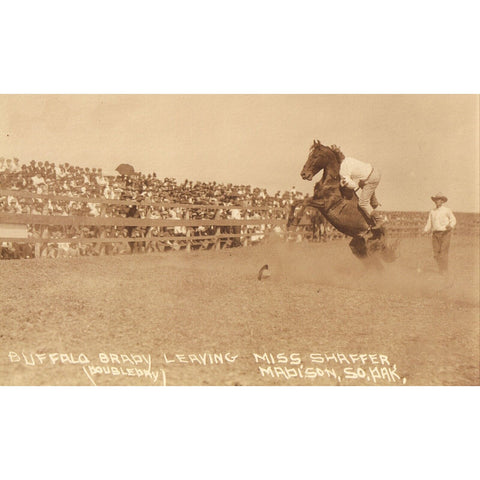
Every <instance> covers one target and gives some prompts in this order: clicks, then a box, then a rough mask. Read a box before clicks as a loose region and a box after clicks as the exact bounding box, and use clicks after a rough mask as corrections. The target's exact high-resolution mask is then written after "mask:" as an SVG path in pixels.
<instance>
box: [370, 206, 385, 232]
mask: <svg viewBox="0 0 480 480" xmlns="http://www.w3.org/2000/svg"><path fill="white" fill-rule="evenodd" d="M370 219H371V220H372V224H373V225H372V230H380V229H381V228H382V227H383V225H384V224H385V218H384V217H382V216H381V215H379V214H378V213H377V212H375V211H374V212H372V215H371V216H370Z"/></svg>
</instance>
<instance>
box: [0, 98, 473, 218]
mask: <svg viewBox="0 0 480 480" xmlns="http://www.w3.org/2000/svg"><path fill="white" fill-rule="evenodd" d="M313 139H318V140H320V141H321V142H322V143H324V144H326V145H330V144H336V145H338V146H340V147H341V148H342V150H343V152H344V153H345V155H346V156H352V157H355V158H357V159H359V160H362V161H365V162H369V163H371V164H372V165H374V166H375V167H376V168H377V169H379V170H380V171H381V174H382V180H381V182H380V185H379V187H378V189H377V194H378V195H377V196H378V198H379V200H380V202H381V204H382V207H381V208H382V209H383V210H387V211H392V210H407V211H408V210H421V211H423V210H428V209H430V208H432V206H433V204H432V202H431V200H430V196H431V195H433V194H435V193H437V192H439V191H440V192H442V193H444V194H445V195H446V196H447V197H448V198H449V203H448V205H449V206H450V207H451V208H452V209H453V210H454V211H458V212H479V176H480V173H479V96H478V95H341V94H336V95H0V156H3V157H6V158H12V157H17V158H19V159H20V161H21V163H28V162H29V161H30V160H32V159H35V160H37V161H53V162H55V163H57V164H59V163H64V162H68V163H70V164H73V165H79V166H85V167H87V166H88V167H102V168H103V169H104V170H105V171H107V172H112V171H113V170H114V169H115V168H116V166H117V165H118V164H120V163H129V164H131V165H133V166H134V168H135V170H136V171H141V172H144V173H150V172H156V173H157V175H158V176H160V177H161V178H163V177H175V178H176V179H177V180H178V181H183V180H185V179H187V178H188V179H189V180H194V181H197V180H200V181H217V182H221V183H233V184H245V185H252V186H254V187H264V188H267V190H268V191H269V193H275V192H276V191H277V190H281V191H282V192H283V191H284V190H289V189H290V188H291V187H292V186H295V187H296V189H297V191H301V192H303V193H312V191H313V185H314V184H313V183H312V182H307V181H304V180H302V179H301V177H300V171H301V169H302V167H303V165H304V163H305V161H306V159H307V155H308V150H309V148H310V146H311V144H312V142H313ZM316 179H317V178H315V179H314V180H316Z"/></svg>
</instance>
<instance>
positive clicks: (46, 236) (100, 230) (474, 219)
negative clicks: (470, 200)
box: [0, 190, 480, 256]
mask: <svg viewBox="0 0 480 480" xmlns="http://www.w3.org/2000/svg"><path fill="white" fill-rule="evenodd" d="M0 197H14V198H29V199H40V200H43V201H44V203H46V202H48V201H50V202H56V203H60V204H61V203H65V202H75V203H77V204H95V205H99V208H100V212H99V213H100V214H99V215H98V216H86V215H82V216H80V215H76V216H75V215H52V214H48V215H45V214H26V213H21V214H18V213H2V212H0V224H7V225H10V226H13V225H19V226H21V225H23V226H26V225H29V226H32V227H34V231H35V232H36V234H35V235H33V236H25V237H20V238H18V237H8V236H1V235H0V243H2V242H10V243H16V244H22V243H26V244H30V245H35V256H38V255H39V254H40V250H41V249H42V248H44V246H45V244H52V243H53V244H61V243H68V244H95V245H99V246H100V245H102V244H129V245H132V242H147V241H151V242H152V241H153V242H160V243H162V242H164V243H165V242H167V243H168V242H169V241H170V240H175V241H176V242H182V245H184V246H185V248H186V249H187V250H190V249H191V248H192V246H193V245H197V244H198V242H205V241H208V242H209V243H211V244H212V245H213V246H214V248H216V249H219V248H221V247H222V245H225V244H228V242H232V241H234V239H237V240H236V241H241V244H243V245H246V244H247V243H248V241H249V239H250V238H255V237H257V238H259V237H261V238H264V237H265V236H268V235H269V234H270V233H271V232H272V230H273V229H274V228H276V227H280V229H281V230H282V231H283V232H285V225H286V216H287V210H286V209H285V208H273V207H250V206H243V205H242V206H239V205H215V204H209V203H207V204H201V205H193V204H190V203H171V202H152V201H149V200H148V199H147V200H142V201H134V200H128V199H126V200H113V199H106V198H85V197H72V196H61V195H45V194H35V193H31V192H26V191H19V190H0ZM107 206H124V207H125V206H137V207H142V208H145V207H152V208H158V209H163V210H168V209H172V208H173V209H180V210H181V211H182V216H183V218H180V219H179V218H175V219H172V218H134V217H122V216H108V214H107ZM234 209H238V210H241V212H242V214H243V215H242V216H243V218H241V219H231V218H222V211H226V210H234ZM198 211H200V212H204V213H205V212H209V216H210V218H203V219H198V218H192V216H195V213H196V212H198ZM246 212H248V213H249V214H251V213H252V212H262V216H261V218H245V213H246ZM384 214H385V215H386V216H387V217H388V220H389V222H388V223H387V226H388V231H389V234H390V235H391V236H393V237H407V236H408V237H412V236H418V235H420V234H421V232H422V229H423V227H424V225H425V222H426V219H427V215H428V213H427V212H384ZM455 215H456V217H457V222H458V227H457V229H456V231H457V234H461V235H477V236H478V235H479V232H480V215H479V214H475V213H455ZM84 226H87V227H96V228H95V229H96V232H97V234H96V236H95V237H91V236H84V235H83V233H82V229H81V228H80V227H84ZM257 226H258V227H261V229H260V228H258V229H257V228H255V227H257ZM309 226H310V225H309V222H308V219H305V217H304V219H303V221H302V222H301V223H300V226H299V227H298V228H296V229H294V231H293V232H290V233H289V234H288V235H286V236H285V238H286V239H290V240H292V239H295V238H297V235H298V234H300V235H301V237H302V239H303V238H305V239H310V238H311V232H310V231H309V230H310V229H309ZM48 227H57V228H58V227H65V228H68V227H75V228H77V229H78V230H79V231H80V234H79V235H78V236H75V237H74V238H72V236H63V237H59V236H58V235H57V236H55V238H53V237H52V236H51V235H50V232H49V228H48ZM112 227H114V230H115V233H116V234H117V235H116V236H109V233H108V230H111V229H112ZM126 227H127V228H128V229H129V230H130V233H132V231H133V232H134V233H135V236H125V235H119V229H120V230H121V229H124V228H126ZM135 227H140V228H143V229H144V230H145V231H146V232H144V233H141V234H140V236H139V232H138V230H137V231H135V230H134V229H135ZM154 227H158V229H159V230H160V232H161V234H160V235H157V236H154V235H151V234H149V232H151V229H152V228H154ZM175 227H182V228H184V229H185V234H184V235H178V234H175V235H172V234H171V233H172V230H174V229H175ZM198 227H203V228H206V229H207V228H208V229H210V230H212V231H213V232H212V233H210V234H200V235H197V233H198V230H197V229H198ZM239 227H240V228H242V227H243V230H244V231H243V232H239V231H238V229H239ZM246 227H249V228H250V230H251V229H253V230H254V231H253V232H248V231H246V230H247V229H246ZM336 233H339V232H336V231H334V234H333V235H331V238H330V239H333V238H341V237H342V235H340V234H339V235H335V234H336ZM141 235H143V236H141Z"/></svg>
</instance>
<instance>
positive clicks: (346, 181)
mask: <svg viewBox="0 0 480 480" xmlns="http://www.w3.org/2000/svg"><path fill="white" fill-rule="evenodd" d="M370 173H372V165H371V164H370V163H365V162H361V161H360V160H357V159H356V158H353V157H345V158H344V159H343V161H342V163H341V164H340V177H341V183H342V185H343V186H347V187H349V188H353V189H355V188H357V187H358V182H359V181H360V180H366V179H367V177H368V176H369V175H370Z"/></svg>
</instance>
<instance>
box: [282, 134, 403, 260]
mask: <svg viewBox="0 0 480 480" xmlns="http://www.w3.org/2000/svg"><path fill="white" fill-rule="evenodd" d="M337 155H338V152H337V151H336V150H335V149H332V148H330V147H327V146H325V145H322V144H321V142H320V141H319V140H314V141H313V145H312V146H311V148H310V153H309V155H308V159H307V162H306V163H305V165H304V166H303V169H302V172H301V176H302V178H303V179H304V180H309V181H310V180H312V179H313V177H314V176H315V175H316V174H317V173H318V172H320V171H321V170H323V175H322V178H321V180H320V181H319V182H317V183H316V184H315V187H314V191H313V197H307V198H306V199H305V200H303V201H301V203H302V205H301V208H300V213H298V214H297V215H295V212H296V210H297V208H298V206H299V203H298V202H297V203H294V204H293V205H292V206H291V208H290V212H289V216H288V220H287V227H289V226H291V225H295V224H296V223H298V221H299V217H301V215H303V211H304V209H305V208H307V207H313V208H316V209H318V210H320V212H321V213H322V215H323V216H324V217H325V218H326V219H327V220H328V221H329V222H330V223H331V224H332V225H333V226H334V227H335V228H336V229H337V230H338V231H340V232H342V233H343V234H345V235H347V236H349V237H352V240H351V241H350V243H349V246H350V249H351V251H352V253H353V254H354V255H355V256H356V257H358V258H360V259H373V260H374V263H376V264H377V266H380V265H381V263H379V262H378V259H381V260H383V261H385V262H393V261H394V260H396V259H397V258H398V254H397V243H396V242H390V241H388V239H387V233H386V229H385V227H383V226H382V227H380V228H378V229H372V226H371V224H370V223H369V222H368V220H367V218H366V217H365V215H364V214H363V212H362V211H361V209H360V208H359V206H358V198H357V196H356V195H355V194H354V193H353V191H352V190H349V189H346V188H344V187H342V186H341V184H340V159H339V158H338V157H337Z"/></svg>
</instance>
